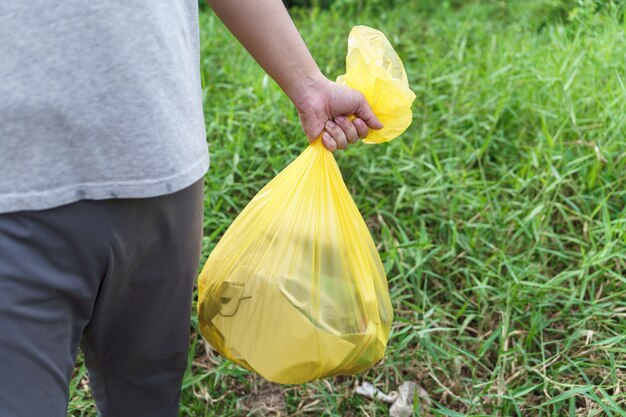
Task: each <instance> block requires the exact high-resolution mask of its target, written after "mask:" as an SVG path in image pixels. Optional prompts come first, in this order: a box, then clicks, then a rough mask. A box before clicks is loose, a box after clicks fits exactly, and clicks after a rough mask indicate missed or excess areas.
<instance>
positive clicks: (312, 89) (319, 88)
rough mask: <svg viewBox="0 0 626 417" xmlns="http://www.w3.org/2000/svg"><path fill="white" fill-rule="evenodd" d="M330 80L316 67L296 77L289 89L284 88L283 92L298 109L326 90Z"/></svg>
mask: <svg viewBox="0 0 626 417" xmlns="http://www.w3.org/2000/svg"><path fill="white" fill-rule="evenodd" d="M330 82H331V81H330V80H329V79H328V78H326V77H325V76H324V75H323V74H322V72H321V71H320V70H319V69H318V70H317V71H314V72H313V73H311V74H307V75H305V76H303V77H298V81H297V82H296V84H295V85H294V86H292V88H290V89H289V91H286V90H285V94H287V96H288V97H289V99H290V100H291V102H292V103H293V104H294V105H295V106H296V108H297V109H298V110H299V111H300V110H302V109H304V108H306V107H308V106H310V105H311V104H312V102H314V101H316V98H319V97H321V96H322V94H320V93H322V92H323V91H324V90H326V88H327V86H328V83H330Z"/></svg>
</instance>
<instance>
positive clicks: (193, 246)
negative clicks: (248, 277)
mask: <svg viewBox="0 0 626 417" xmlns="http://www.w3.org/2000/svg"><path fill="white" fill-rule="evenodd" d="M108 204H109V210H110V216H111V236H112V240H111V249H110V256H109V269H108V271H107V273H106V276H105V277H104V279H103V284H102V287H101V289H100V293H99V295H98V299H97V301H96V306H95V309H94V312H93V315H92V319H91V321H90V323H89V324H88V325H87V327H86V329H85V333H84V337H83V342H82V345H81V347H82V349H83V351H84V353H85V360H86V364H87V368H88V369H89V377H90V382H91V386H92V390H93V393H94V397H95V398H96V403H97V405H98V409H99V411H100V413H101V415H102V417H125V416H128V417H143V416H146V417H162V416H163V417H165V416H166V417H175V416H176V415H177V412H178V402H179V397H180V386H181V382H182V377H183V374H184V371H185V368H186V365H187V354H188V348H189V323H190V312H191V299H192V290H193V284H194V282H195V279H196V276H197V269H198V261H199V258H200V248H201V240H202V214H203V183H202V181H199V182H197V183H196V184H194V185H192V186H191V187H188V188H186V189H184V190H182V191H179V192H177V193H174V194H171V195H166V196H161V197H156V198H148V199H137V200H130V199H129V200H110V201H109V202H108Z"/></svg>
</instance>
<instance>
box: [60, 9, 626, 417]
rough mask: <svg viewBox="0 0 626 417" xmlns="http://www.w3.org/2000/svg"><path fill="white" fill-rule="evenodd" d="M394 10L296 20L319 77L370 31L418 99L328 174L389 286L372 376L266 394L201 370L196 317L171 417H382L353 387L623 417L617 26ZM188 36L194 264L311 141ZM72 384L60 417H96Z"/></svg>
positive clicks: (622, 111)
mask: <svg viewBox="0 0 626 417" xmlns="http://www.w3.org/2000/svg"><path fill="white" fill-rule="evenodd" d="M394 3H395V6H394V7H392V8H385V7H383V4H382V3H381V2H378V1H373V2H371V3H368V4H369V5H363V4H362V3H361V2H358V1H349V0H344V1H337V2H336V6H335V7H334V8H331V9H327V10H321V11H320V10H318V9H313V10H294V11H293V15H294V18H295V20H296V22H297V24H298V27H299V28H300V30H301V33H302V34H303V36H304V38H305V40H306V41H307V43H308V44H309V46H310V49H311V50H312V52H313V54H314V56H315V57H316V59H317V61H318V62H319V63H320V66H321V68H322V69H323V71H324V72H325V73H326V74H327V75H328V76H329V77H331V78H334V77H336V76H337V75H339V74H341V73H342V71H343V65H344V57H345V50H346V38H347V34H348V32H349V30H350V28H351V26H353V25H355V24H367V25H371V26H374V27H377V28H379V29H381V30H383V31H384V32H385V33H387V34H388V36H389V38H390V40H391V41H392V43H393V44H394V45H395V46H396V48H397V51H398V52H399V54H400V55H401V57H403V59H404V62H405V65H406V68H407V71H408V73H409V78H410V83H411V85H412V87H413V89H414V91H415V92H416V94H417V100H416V104H415V106H414V122H413V125H412V127H411V128H410V129H409V130H408V131H407V132H406V133H405V134H404V135H403V136H402V137H401V138H399V139H397V140H395V141H393V142H391V143H389V144H383V145H377V146H366V145H362V144H359V145H356V146H354V147H352V148H351V149H349V150H347V151H345V152H342V153H339V154H337V160H338V163H339V166H340V167H341V169H342V172H343V174H344V179H345V182H346V184H347V185H348V188H349V189H350V191H351V193H352V195H353V197H354V199H355V201H356V203H357V205H358V206H359V208H360V210H361V212H362V214H363V216H364V217H365V219H366V221H367V223H368V225H369V226H370V230H371V232H372V235H373V236H374V240H375V241H376V242H379V244H380V252H381V257H382V259H383V263H384V265H385V268H386V272H387V275H388V279H389V285H390V290H391V294H392V300H393V304H394V310H395V314H396V318H395V322H394V326H393V330H392V335H391V340H390V342H389V348H388V352H387V355H386V358H385V359H384V361H383V362H381V363H380V364H378V365H377V366H375V367H374V368H372V369H370V370H369V371H367V372H364V373H363V374H360V375H357V376H350V377H334V378H328V379H325V380H322V381H316V382H313V383H310V384H305V385H303V386H287V387H280V386H276V385H273V384H269V383H266V382H263V381H262V380H261V378H260V377H257V376H254V375H252V374H250V373H248V372H246V371H244V370H242V369H241V368H238V367H236V366H234V365H233V364H231V363H230V362H227V361H224V360H222V359H221V358H219V357H218V356H216V354H215V353H214V352H212V351H211V350H210V349H207V348H206V346H205V345H204V344H203V343H202V341H201V339H200V338H199V336H198V333H197V323H196V318H195V315H194V326H193V329H192V331H193V335H192V348H191V350H190V356H189V369H188V372H187V374H186V376H185V381H184V385H183V393H182V401H181V416H214V415H215V416H238V415H246V414H249V415H316V416H321V415H324V416H384V415H388V411H387V406H386V405H385V404H381V403H378V402H372V401H369V400H366V399H363V398H361V397H358V396H356V395H354V394H353V388H354V384H355V383H356V382H358V381H369V382H372V383H374V384H375V385H376V386H377V387H379V388H380V389H382V390H384V391H385V392H387V391H390V390H393V389H396V388H397V386H398V385H399V383H400V382H401V381H403V380H414V381H416V382H417V383H419V384H420V385H421V386H422V387H423V388H425V389H426V391H427V392H428V393H429V395H430V397H431V399H432V404H431V405H430V407H428V410H423V413H424V415H431V416H450V417H456V416H538V417H539V416H625V415H626V412H625V411H624V410H626V394H625V392H624V391H625V390H626V340H625V339H626V217H625V215H624V214H625V208H626V184H625V183H624V181H625V177H624V172H625V171H626V35H625V30H626V19H625V18H624V17H623V11H622V12H620V11H619V10H618V7H613V8H611V7H606V8H604V10H601V11H600V12H598V13H594V12H592V11H590V9H589V8H588V7H584V5H583V6H582V7H577V6H579V5H580V4H583V3H585V4H586V3H591V2H575V1H569V2H568V1H566V0H534V1H521V0H518V1H509V2H503V1H482V2H478V1H468V2H460V1H444V2H435V1H426V0H422V1H419V2H417V1H406V2H402V1H395V2H394ZM607 4H608V2H607ZM613 4H614V5H616V4H618V2H614V3H613ZM622 7H623V6H622ZM622 10H623V8H622ZM620 13H621V14H620ZM568 17H569V18H570V19H568ZM201 28H202V33H201V36H202V76H203V83H204V86H205V87H204V97H205V116H206V125H207V133H208V141H209V144H210V148H211V156H212V167H211V170H210V172H209V173H208V174H207V177H206V180H207V181H206V212H205V238H204V250H203V255H204V258H206V256H207V255H208V253H209V252H210V250H211V249H212V247H213V246H214V245H215V244H216V243H217V241H218V239H219V237H220V236H221V234H222V233H223V232H224V231H225V230H226V228H227V227H228V226H229V224H230V223H231V221H232V220H233V219H234V217H235V216H236V215H237V213H238V212H239V211H240V210H241V209H242V208H243V207H244V206H245V204H246V202H247V201H249V200H250V198H251V197H252V196H253V195H254V194H255V192H256V191H257V190H259V189H260V188H261V187H262V186H263V185H264V184H265V183H266V182H267V181H268V180H269V179H271V178H272V176H273V175H275V174H276V173H278V172H279V171H280V170H281V169H282V168H283V167H284V166H285V165H286V164H287V163H288V162H289V161H291V160H292V159H293V158H295V157H296V156H297V155H298V153H299V152H300V151H301V150H302V149H303V148H304V146H305V145H306V141H305V139H304V136H303V134H302V132H301V129H300V127H299V124H298V118H297V114H296V112H295V110H294V109H293V107H292V105H291V104H290V102H289V101H288V99H287V98H286V97H285V96H284V95H283V94H282V93H281V92H280V90H279V89H278V88H277V86H276V85H275V84H274V83H273V82H272V81H271V80H268V79H267V77H266V76H265V75H264V73H263V72H262V70H260V69H259V68H258V67H257V66H256V64H255V63H254V62H253V61H252V59H251V58H250V57H249V56H248V55H247V54H246V53H245V51H244V50H243V48H242V47H241V46H239V45H238V44H237V43H236V41H235V40H234V38H233V37H232V36H231V35H230V34H229V33H228V32H227V31H226V30H225V29H224V27H223V26H222V25H221V23H220V22H219V21H218V20H217V19H216V18H215V17H214V16H213V15H212V14H211V13H210V11H208V10H205V11H203V13H202V15H201ZM76 372H77V377H76V378H75V379H74V380H73V382H72V391H71V403H70V414H71V415H75V416H93V415H95V411H94V408H93V405H92V404H91V402H90V400H89V396H90V394H89V391H88V388H87V386H86V384H85V372H84V368H83V367H82V366H79V367H77V371H76ZM421 413H422V412H418V411H416V413H415V415H421Z"/></svg>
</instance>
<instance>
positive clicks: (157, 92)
mask: <svg viewBox="0 0 626 417" xmlns="http://www.w3.org/2000/svg"><path fill="white" fill-rule="evenodd" d="M208 166H209V155H208V150H207V144H206V133H205V130H204V118H203V112H202V91H201V86H200V73H199V36H198V3H197V0H129V1H92V0H63V1H54V2H52V1H47V0H29V1H17V0H16V1H3V2H0V213H3V212H11V211H18V210H40V209H46V208H51V207H55V206H59V205H63V204H67V203H70V202H73V201H77V200H82V199H106V198H135V197H150V196H156V195H162V194H167V193H171V192H174V191H177V190H180V189H182V188H185V187H186V186H188V185H191V184H192V183H194V182H195V181H197V180H198V179H200V178H201V177H202V176H203V175H204V173H205V172H206V170H207V169H208Z"/></svg>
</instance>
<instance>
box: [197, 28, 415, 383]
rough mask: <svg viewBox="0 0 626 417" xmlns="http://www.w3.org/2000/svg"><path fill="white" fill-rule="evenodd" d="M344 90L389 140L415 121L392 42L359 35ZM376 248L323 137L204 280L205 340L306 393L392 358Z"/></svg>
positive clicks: (246, 214) (255, 202)
mask: <svg viewBox="0 0 626 417" xmlns="http://www.w3.org/2000/svg"><path fill="white" fill-rule="evenodd" d="M348 47H349V50H348V57H347V71H346V74H345V75H343V76H341V77H339V79H338V82H342V83H345V84H347V85H349V86H351V87H353V88H357V89H358V90H360V91H361V92H363V93H364V95H365V97H366V98H367V100H368V102H369V103H370V104H371V105H372V108H373V110H374V113H375V114H376V115H377V116H378V117H379V119H380V120H381V122H382V123H383V124H384V125H385V127H384V128H383V129H381V130H379V131H372V132H371V133H370V135H369V136H368V137H367V138H366V139H365V142H369V143H372V142H384V141H387V140H391V139H393V138H394V137H396V136H398V135H399V134H401V133H402V132H403V131H404V130H406V128H407V127H408V126H409V124H410V123H411V110H410V106H411V103H412V102H413V99H414V97H415V95H414V94H413V92H412V91H411V90H410V89H409V87H408V82H407V77H406V73H405V72H404V68H403V66H402V62H401V61H400V59H399V58H398V56H397V55H396V53H395V52H394V50H393V48H392V47H391V45H390V44H389V42H388V41H387V39H386V38H385V36H384V35H383V34H382V33H381V32H379V31H376V30H374V29H371V28H368V27H364V26H357V27H355V28H353V30H352V32H351V33H350V38H349V45H348ZM392 315H393V313H392V309H391V302H390V300H389V292H388V289H387V279H386V277H385V272H384V270H383V265H382V263H381V260H380V257H379V256H378V252H377V250H376V246H375V245H374V242H373V241H372V238H371V236H370V234H369V231H368V230H367V226H366V225H365V222H364V221H363V218H362V217H361V215H360V213H359V210H358V209H357V207H356V205H355V204H354V201H353V200H352V198H351V197H350V194H349V192H348V190H347V188H346V185H345V184H344V182H343V179H342V177H341V173H340V172H339V168H338V166H337V163H336V162H335V159H334V157H333V155H332V154H331V153H330V152H329V151H327V150H326V149H325V148H324V147H323V145H322V144H321V141H320V140H319V139H318V140H317V141H315V142H314V143H313V144H312V145H310V146H309V147H308V148H307V149H306V150H305V151H304V152H303V153H302V154H301V155H300V156H299V157H298V158H296V160H295V161H293V162H292V163H291V164H289V166H287V167H286V168H285V169H284V170H283V171H282V172H281V173H280V174H278V175H277V176H276V177H275V178H274V179H273V180H272V181H270V182H269V184H267V185H266V186H265V187H264V188H263V189H262V190H261V191H260V192H259V193H258V194H257V195H256V196H255V197H254V198H253V199H252V200H251V201H250V203H249V204H248V205H247V206H246V207H245V208H244V209H243V211H242V212H241V213H240V214H239V216H238V217H237V218H236V219H235V221H234V222H233V224H232V225H231V226H230V228H229V229H228V230H227V231H226V233H225V234H224V236H223V237H222V239H221V240H220V242H219V243H218V244H217V246H216V247H215V249H214V250H213V252H212V253H211V255H210V256H209V259H208V261H207V263H206V264H205V266H204V269H203V270H202V273H201V275H200V278H199V291H198V316H199V320H200V329H201V332H202V334H203V336H204V337H205V338H206V339H207V340H208V341H209V342H210V343H211V345H213V346H214V347H215V348H216V349H217V350H218V351H219V352H220V353H221V354H222V355H224V356H225V357H227V358H229V359H231V360H232V361H234V362H236V363H238V364H240V365H242V366H244V367H246V368H248V369H250V370H253V371H256V372H257V373H259V374H260V375H262V376H263V377H265V378H266V379H268V380H270V381H274V382H279V383H284V384H295V383H303V382H306V381H310V380H313V379H316V378H321V377H324V376H328V375H335V374H347V373H355V372H358V371H360V370H363V369H366V368H368V367H370V366H372V365H373V364H374V363H376V362H377V361H378V360H380V359H381V358H382V356H383V354H384V351H385V347H386V345H387V339H388V337H389V330H390V326H391V320H392Z"/></svg>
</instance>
